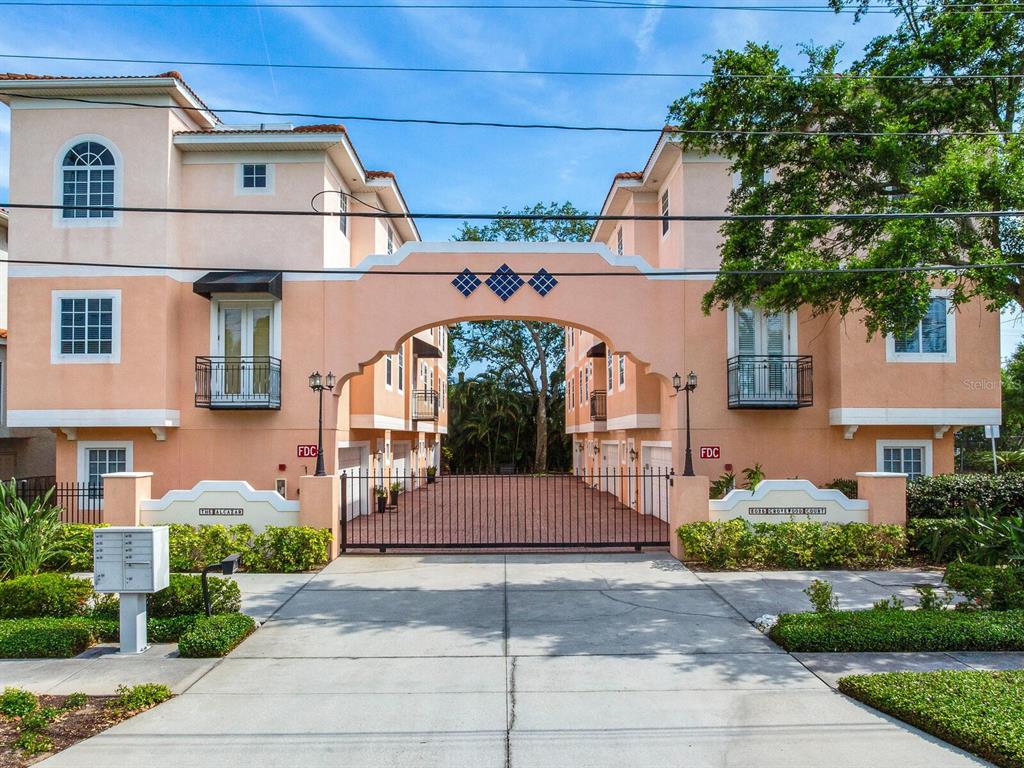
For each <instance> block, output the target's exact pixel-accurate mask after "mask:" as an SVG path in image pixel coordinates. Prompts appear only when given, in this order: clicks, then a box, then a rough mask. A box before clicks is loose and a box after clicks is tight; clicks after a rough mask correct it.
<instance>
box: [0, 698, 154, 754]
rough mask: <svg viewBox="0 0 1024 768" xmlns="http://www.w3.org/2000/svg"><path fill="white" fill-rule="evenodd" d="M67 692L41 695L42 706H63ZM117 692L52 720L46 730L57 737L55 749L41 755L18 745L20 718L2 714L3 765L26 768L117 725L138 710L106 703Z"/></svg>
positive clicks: (49, 735)
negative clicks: (63, 694)
mask: <svg viewBox="0 0 1024 768" xmlns="http://www.w3.org/2000/svg"><path fill="white" fill-rule="evenodd" d="M65 698H67V697H65V696H40V697H39V706H41V707H60V706H62V705H63V704H64V699H65ZM113 698H116V697H114V696H90V697H89V703H88V704H86V705H85V706H84V707H82V708H81V709H76V710H73V711H71V712H67V713H66V714H63V715H62V716H61V717H59V718H58V719H57V720H55V721H54V722H52V723H50V724H49V725H48V726H47V727H46V728H45V729H44V730H43V731H42V733H43V734H44V735H46V736H48V737H49V738H50V739H51V740H52V741H53V752H44V753H42V754H39V755H25V754H24V753H22V752H21V751H20V750H17V749H15V748H14V740H15V739H16V738H18V733H19V732H20V728H19V723H18V721H17V720H13V719H11V720H9V719H7V718H3V717H0V768H24V766H28V765H32V764H33V763H37V762H39V761H40V760H43V759H45V758H47V757H49V756H50V755H52V754H53V753H54V752H60V751H61V750H62V749H67V748H68V747H70V746H71V745H72V744H74V743H76V742H78V741H81V740H82V739H87V738H89V737H90V736H95V735H96V734H97V733H99V732H101V731H105V730H107V728H110V727H111V726H113V725H117V724H118V723H119V722H121V721H122V720H127V719H128V718H129V717H131V716H132V715H133V714H135V713H134V712H124V711H122V710H111V709H107V708H106V704H107V702H108V701H110V700H111V699H113Z"/></svg>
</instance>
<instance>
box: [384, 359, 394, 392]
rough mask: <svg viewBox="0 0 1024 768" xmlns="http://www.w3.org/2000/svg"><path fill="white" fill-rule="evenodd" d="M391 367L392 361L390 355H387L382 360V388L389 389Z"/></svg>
mask: <svg viewBox="0 0 1024 768" xmlns="http://www.w3.org/2000/svg"><path fill="white" fill-rule="evenodd" d="M393 365H394V359H393V358H392V357H391V355H388V356H387V357H385V358H384V386H386V387H387V388H388V389H391V379H392V374H391V370H392V366H393Z"/></svg>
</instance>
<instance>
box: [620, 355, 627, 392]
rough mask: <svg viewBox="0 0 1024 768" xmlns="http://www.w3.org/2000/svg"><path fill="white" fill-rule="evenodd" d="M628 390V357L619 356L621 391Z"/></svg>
mask: <svg viewBox="0 0 1024 768" xmlns="http://www.w3.org/2000/svg"><path fill="white" fill-rule="evenodd" d="M625 388H626V356H625V355H619V390H620V391H621V390H623V389H625Z"/></svg>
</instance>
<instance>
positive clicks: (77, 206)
mask: <svg viewBox="0 0 1024 768" xmlns="http://www.w3.org/2000/svg"><path fill="white" fill-rule="evenodd" d="M114 165H115V163H114V155H113V153H112V152H111V151H110V150H109V149H108V148H107V147H105V146H104V145H103V144H101V143H99V142H98V141H82V142H79V143H78V144H75V146H73V147H72V148H71V149H69V150H68V153H67V154H66V155H64V160H63V162H62V163H61V171H62V173H61V175H62V178H63V183H64V188H63V201H64V203H63V204H64V206H65V208H64V211H63V217H64V218H65V219H111V218H113V217H114V211H113V210H111V209H112V208H113V206H114Z"/></svg>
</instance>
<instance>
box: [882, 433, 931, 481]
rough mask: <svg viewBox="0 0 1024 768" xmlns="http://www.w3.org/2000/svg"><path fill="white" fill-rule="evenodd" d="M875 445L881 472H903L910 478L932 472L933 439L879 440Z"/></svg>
mask: <svg viewBox="0 0 1024 768" xmlns="http://www.w3.org/2000/svg"><path fill="white" fill-rule="evenodd" d="M875 446H876V449H875V450H876V457H875V460H876V467H877V469H878V471H879V472H902V473H904V474H905V475H907V479H909V480H913V479H914V478H916V477H922V476H926V475H931V474H932V443H931V440H878V441H876V443H875Z"/></svg>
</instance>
